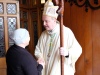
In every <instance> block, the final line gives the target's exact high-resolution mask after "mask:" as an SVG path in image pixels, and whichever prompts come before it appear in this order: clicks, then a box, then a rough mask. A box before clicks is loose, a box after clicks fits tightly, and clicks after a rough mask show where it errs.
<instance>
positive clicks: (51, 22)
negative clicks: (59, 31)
mask: <svg viewBox="0 0 100 75" xmlns="http://www.w3.org/2000/svg"><path fill="white" fill-rule="evenodd" d="M42 21H43V26H44V27H45V29H46V30H53V29H54V27H55V26H56V19H55V18H52V17H50V16H46V15H43V16H42Z"/></svg>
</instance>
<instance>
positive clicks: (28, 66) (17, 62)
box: [6, 45, 43, 75]
mask: <svg viewBox="0 0 100 75" xmlns="http://www.w3.org/2000/svg"><path fill="white" fill-rule="evenodd" d="M6 63H7V75H41V70H42V69H43V66H42V65H40V64H38V63H37V62H36V60H35V59H34V58H33V56H32V55H31V54H30V53H29V52H28V51H27V50H26V49H24V48H22V47H19V46H17V45H13V46H11V47H10V48H9V49H8V51H7V54H6Z"/></svg>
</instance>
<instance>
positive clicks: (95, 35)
mask: <svg viewBox="0 0 100 75" xmlns="http://www.w3.org/2000/svg"><path fill="white" fill-rule="evenodd" d="M92 40H93V56H92V57H93V75H100V66H99V65H100V10H97V11H93V12H92Z"/></svg>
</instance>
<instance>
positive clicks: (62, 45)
mask: <svg viewBox="0 0 100 75" xmlns="http://www.w3.org/2000/svg"><path fill="white" fill-rule="evenodd" d="M60 18H61V19H60V47H64V35H63V33H64V32H63V15H61V17H60ZM61 75H64V56H61Z"/></svg>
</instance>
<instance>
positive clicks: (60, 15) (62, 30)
mask: <svg viewBox="0 0 100 75" xmlns="http://www.w3.org/2000/svg"><path fill="white" fill-rule="evenodd" d="M55 2H56V5H59V10H58V11H57V12H58V14H59V17H60V18H59V19H60V47H64V35H63V33H64V29H63V12H64V1H63V0H60V1H59V0H55ZM60 58H61V75H64V56H61V57H60Z"/></svg>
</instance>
